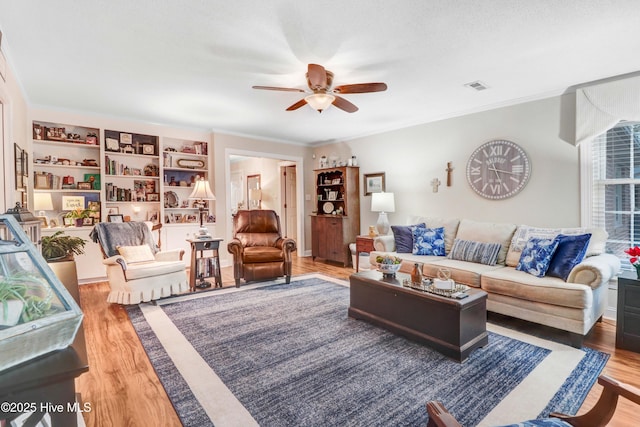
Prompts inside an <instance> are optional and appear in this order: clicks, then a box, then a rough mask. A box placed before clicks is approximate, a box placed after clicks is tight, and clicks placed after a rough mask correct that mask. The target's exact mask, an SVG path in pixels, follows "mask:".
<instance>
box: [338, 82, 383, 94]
mask: <svg viewBox="0 0 640 427" xmlns="http://www.w3.org/2000/svg"><path fill="white" fill-rule="evenodd" d="M385 90H387V84H386V83H357V84H353V85H342V86H336V87H334V88H333V91H334V92H335V93H368V92H382V91H385Z"/></svg>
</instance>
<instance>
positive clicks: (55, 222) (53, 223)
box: [49, 218, 71, 228]
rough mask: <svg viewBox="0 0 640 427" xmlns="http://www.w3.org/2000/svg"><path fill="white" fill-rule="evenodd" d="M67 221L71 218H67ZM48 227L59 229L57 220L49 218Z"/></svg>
mask: <svg viewBox="0 0 640 427" xmlns="http://www.w3.org/2000/svg"><path fill="white" fill-rule="evenodd" d="M69 219H71V218H69ZM49 227H50V228H56V227H60V224H59V223H58V218H51V219H50V220H49Z"/></svg>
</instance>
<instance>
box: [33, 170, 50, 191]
mask: <svg viewBox="0 0 640 427" xmlns="http://www.w3.org/2000/svg"><path fill="white" fill-rule="evenodd" d="M34 188H35V189H36V190H50V189H51V188H50V187H49V175H47V174H46V173H37V174H36V175H35V182H34Z"/></svg>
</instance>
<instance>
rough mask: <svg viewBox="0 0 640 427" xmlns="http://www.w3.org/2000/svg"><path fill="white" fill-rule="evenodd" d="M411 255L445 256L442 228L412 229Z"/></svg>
mask: <svg viewBox="0 0 640 427" xmlns="http://www.w3.org/2000/svg"><path fill="white" fill-rule="evenodd" d="M411 253H412V254H413V255H438V256H445V255H446V253H445V251H444V227H439V228H419V227H416V228H414V229H413V251H412V252H411Z"/></svg>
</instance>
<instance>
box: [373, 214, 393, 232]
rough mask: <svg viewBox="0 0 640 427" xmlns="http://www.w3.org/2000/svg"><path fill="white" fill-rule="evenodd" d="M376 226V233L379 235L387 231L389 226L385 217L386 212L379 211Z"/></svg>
mask: <svg viewBox="0 0 640 427" xmlns="http://www.w3.org/2000/svg"><path fill="white" fill-rule="evenodd" d="M376 228H377V229H378V234H380V235H381V236H382V235H385V234H387V233H389V229H390V228H391V227H390V226H389V219H388V218H387V213H386V212H380V215H378V222H377V223H376Z"/></svg>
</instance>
